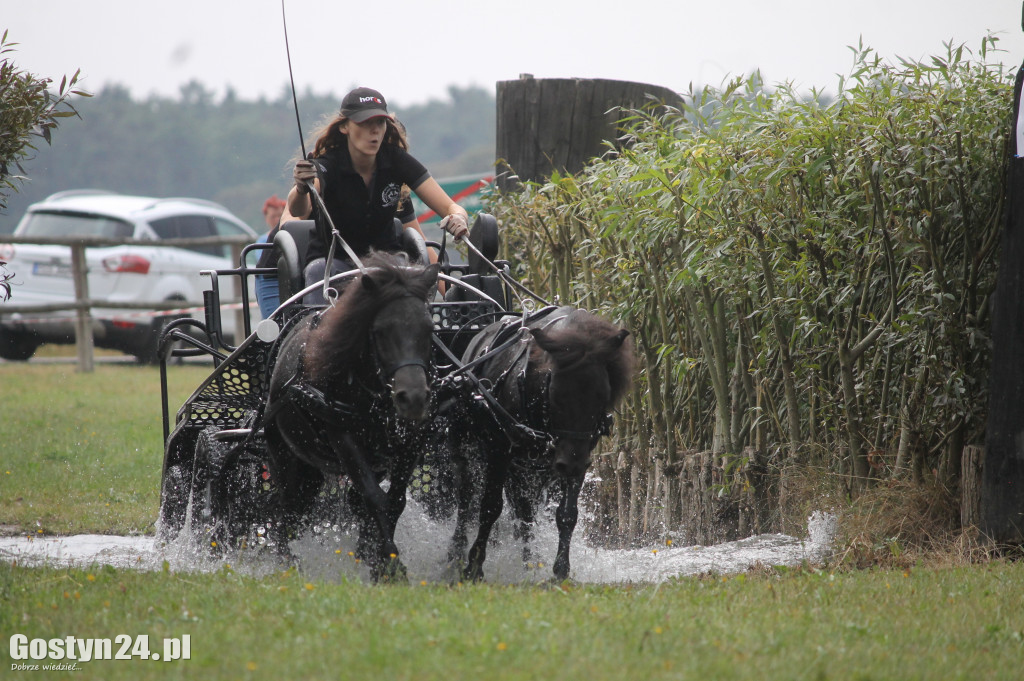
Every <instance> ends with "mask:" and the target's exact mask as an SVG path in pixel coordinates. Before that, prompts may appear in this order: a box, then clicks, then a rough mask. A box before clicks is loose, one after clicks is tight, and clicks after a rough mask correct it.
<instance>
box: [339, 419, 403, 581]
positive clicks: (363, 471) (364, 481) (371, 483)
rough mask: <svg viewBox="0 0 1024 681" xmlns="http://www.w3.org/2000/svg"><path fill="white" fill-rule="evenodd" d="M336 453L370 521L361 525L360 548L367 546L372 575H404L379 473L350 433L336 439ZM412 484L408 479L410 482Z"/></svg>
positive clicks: (386, 576)
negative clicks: (366, 536)
mask: <svg viewBox="0 0 1024 681" xmlns="http://www.w3.org/2000/svg"><path fill="white" fill-rule="evenodd" d="M331 441H332V442H334V443H335V444H334V447H335V452H336V454H337V455H338V456H339V458H340V459H341V460H342V461H343V462H344V464H345V469H346V470H347V471H348V472H349V478H350V479H351V481H352V485H353V486H354V487H355V489H356V491H357V492H358V493H359V495H360V496H361V497H362V501H363V509H362V514H361V515H362V517H363V518H364V519H366V520H368V521H369V522H361V523H360V531H359V534H360V537H359V543H360V546H364V545H365V546H366V548H367V552H366V554H367V555H366V560H367V563H368V564H369V566H370V574H371V575H372V576H373V579H374V581H380V580H381V579H391V578H395V577H398V576H399V575H400V574H402V575H404V568H401V570H399V569H398V568H400V567H401V563H400V562H398V561H397V559H398V547H397V546H396V545H395V540H394V528H393V527H392V526H391V523H390V522H389V519H388V505H389V504H388V497H387V495H385V494H384V490H382V489H381V488H380V484H379V483H378V482H377V474H376V473H375V472H374V470H373V468H372V467H371V466H370V464H369V461H368V460H367V457H366V455H365V452H364V451H363V448H362V447H361V446H360V445H359V444H358V443H357V442H356V441H355V439H354V438H353V437H352V436H351V435H350V434H348V433H343V434H338V435H337V437H332V438H331ZM406 482H408V480H407V481H406ZM370 529H372V530H373V534H375V535H376V536H375V537H374V538H373V539H372V540H367V541H368V542H369V541H372V546H369V545H367V544H364V533H365V532H366V531H367V530H370Z"/></svg>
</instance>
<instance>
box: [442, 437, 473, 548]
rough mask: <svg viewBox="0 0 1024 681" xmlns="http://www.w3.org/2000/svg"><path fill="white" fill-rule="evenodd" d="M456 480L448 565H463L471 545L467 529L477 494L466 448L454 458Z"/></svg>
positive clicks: (471, 464)
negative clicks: (467, 548) (474, 497)
mask: <svg viewBox="0 0 1024 681" xmlns="http://www.w3.org/2000/svg"><path fill="white" fill-rule="evenodd" d="M453 466H454V467H455V478H456V488H457V489H456V498H455V531H454V532H453V533H452V538H451V541H450V542H449V544H448V563H449V565H457V566H459V567H460V568H461V566H462V565H461V564H462V563H463V561H464V560H465V558H466V546H467V545H468V543H469V540H468V538H467V528H468V526H469V515H470V510H471V509H472V506H473V495H474V494H475V493H476V484H475V482H476V480H475V478H474V470H473V469H474V466H473V463H472V462H471V461H470V459H469V452H467V451H466V449H465V448H461V447H460V448H459V453H458V454H457V455H456V456H454V457H453Z"/></svg>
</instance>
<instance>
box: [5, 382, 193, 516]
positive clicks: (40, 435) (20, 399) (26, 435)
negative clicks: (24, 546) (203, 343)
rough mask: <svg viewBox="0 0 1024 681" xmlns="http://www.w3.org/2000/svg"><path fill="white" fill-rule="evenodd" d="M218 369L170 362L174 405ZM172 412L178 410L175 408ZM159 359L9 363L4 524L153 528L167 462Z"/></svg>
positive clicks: (172, 403) (177, 404)
mask: <svg viewBox="0 0 1024 681" xmlns="http://www.w3.org/2000/svg"><path fill="white" fill-rule="evenodd" d="M209 372H210V369H209V367H208V366H206V365H203V366H194V365H186V366H181V367H170V368H169V369H168V384H169V388H170V389H169V391H168V392H169V394H170V395H171V398H170V403H171V405H172V407H171V410H172V412H173V411H176V410H177V408H178V406H180V405H181V403H182V402H183V401H184V400H185V398H186V397H188V395H189V394H191V392H192V391H193V390H194V389H195V388H196V386H198V384H199V383H200V381H202V379H203V378H205V377H206V375H208V374H209ZM172 418H173V416H172ZM162 440H163V434H162V430H161V420H160V373H159V370H158V369H156V368H155V367H145V366H136V365H132V364H128V365H110V364H100V365H97V367H96V371H95V372H93V373H91V374H83V373H79V372H77V371H76V370H75V366H74V365H73V364H27V365H20V364H4V365H3V366H2V367H0V452H2V455H0V525H4V526H9V527H15V528H18V529H19V530H24V531H30V532H41V533H53V534H71V533H82V532H92V533H99V534H130V533H151V532H152V531H153V524H154V522H155V519H156V513H157V508H158V507H159V504H160V468H161V465H162V462H163V444H162Z"/></svg>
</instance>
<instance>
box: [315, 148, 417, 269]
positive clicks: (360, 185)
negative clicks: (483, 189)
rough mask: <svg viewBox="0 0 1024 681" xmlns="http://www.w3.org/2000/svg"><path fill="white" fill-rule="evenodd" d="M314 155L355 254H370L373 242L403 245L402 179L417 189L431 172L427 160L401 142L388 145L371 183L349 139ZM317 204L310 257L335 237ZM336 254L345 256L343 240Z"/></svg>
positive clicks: (380, 246) (390, 247) (321, 253)
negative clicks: (399, 220)
mask: <svg viewBox="0 0 1024 681" xmlns="http://www.w3.org/2000/svg"><path fill="white" fill-rule="evenodd" d="M311 160H312V161H313V164H314V165H315V166H316V168H317V176H318V178H319V179H320V189H321V196H323V199H324V205H325V206H326V207H327V210H328V212H329V213H330V215H331V219H332V220H334V226H335V227H336V228H337V230H338V232H339V233H340V234H341V236H342V238H343V239H345V241H346V242H347V243H348V245H349V246H350V247H351V248H352V250H353V251H355V252H356V255H365V254H366V253H368V252H369V251H370V249H371V248H374V249H377V250H387V251H396V250H398V249H399V248H400V244H399V243H398V240H397V235H396V234H395V229H394V219H395V210H396V208H397V207H398V200H399V197H400V195H401V191H402V185H403V184H405V185H408V186H409V188H410V189H412V190H414V191H415V190H416V188H418V187H419V186H420V185H421V184H423V183H424V182H425V181H426V180H427V178H429V177H430V173H429V172H428V171H427V169H426V168H425V167H424V166H423V164H422V163H420V162H419V161H417V160H416V159H415V158H413V157H412V156H410V155H409V153H408V152H406V151H403V150H402V149H399V148H398V147H396V146H392V145H384V146H382V147H381V148H380V151H378V152H377V170H376V172H375V173H374V175H373V179H372V180H371V181H370V186H366V183H364V182H363V178H362V177H360V175H359V173H357V172H356V171H355V169H354V168H353V167H352V157H351V156H350V155H349V152H348V145H347V144H342V145H340V146H339V147H336V148H334V149H331V150H330V151H328V152H327V153H326V154H324V155H323V156H320V157H318V158H314V159H311ZM313 208H314V210H313V216H312V217H313V219H314V220H316V224H317V229H316V233H315V234H314V236H313V238H312V239H311V240H310V242H309V250H308V251H307V254H306V262H310V261H312V260H314V259H316V258H323V257H326V256H327V249H328V247H329V246H330V243H331V242H330V234H331V232H330V229H331V228H330V225H328V224H327V221H326V220H323V219H321V216H320V215H319V211H318V210H317V204H316V202H315V201H314V203H313ZM335 255H336V257H342V258H343V257H345V256H344V251H342V250H341V247H340V246H337V247H335Z"/></svg>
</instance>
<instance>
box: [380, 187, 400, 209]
mask: <svg viewBox="0 0 1024 681" xmlns="http://www.w3.org/2000/svg"><path fill="white" fill-rule="evenodd" d="M401 195H402V186H401V185H398V184H395V183H394V182H391V183H390V184H388V185H387V186H386V187H384V191H382V192H381V193H380V202H381V205H383V206H385V207H390V206H396V205H398V198H399V197H400V196H401Z"/></svg>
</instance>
